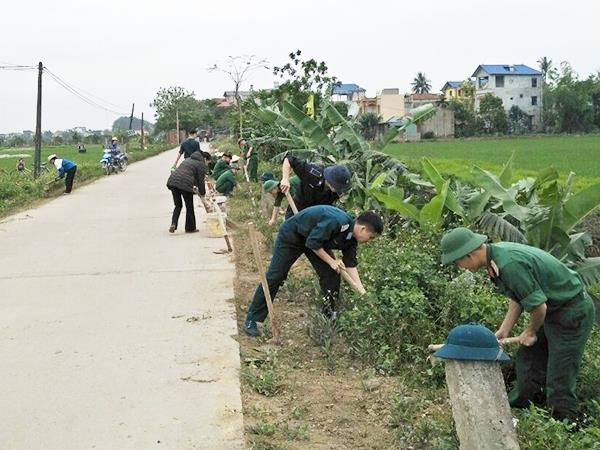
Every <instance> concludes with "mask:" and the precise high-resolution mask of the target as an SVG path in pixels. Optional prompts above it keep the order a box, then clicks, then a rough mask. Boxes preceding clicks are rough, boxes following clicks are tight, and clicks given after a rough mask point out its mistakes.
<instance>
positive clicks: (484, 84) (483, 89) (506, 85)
mask: <svg viewBox="0 0 600 450" xmlns="http://www.w3.org/2000/svg"><path fill="white" fill-rule="evenodd" d="M472 76H473V77H474V78H475V109H476V110H479V104H480V101H481V98H482V97H483V96H485V95H486V94H492V95H495V96H496V97H499V98H500V99H501V100H502V104H503V105H504V109H505V110H506V111H509V110H510V108H512V107H513V106H515V105H516V106H518V107H519V108H521V109H522V110H523V111H524V112H525V114H527V115H528V116H529V120H530V123H531V126H532V128H534V129H539V128H540V127H541V122H542V73H541V72H540V71H538V70H535V69H532V68H531V67H528V66H526V65H524V64H515V65H510V64H506V65H502V64H482V65H480V66H478V67H477V69H476V70H475V72H473V75H472Z"/></svg>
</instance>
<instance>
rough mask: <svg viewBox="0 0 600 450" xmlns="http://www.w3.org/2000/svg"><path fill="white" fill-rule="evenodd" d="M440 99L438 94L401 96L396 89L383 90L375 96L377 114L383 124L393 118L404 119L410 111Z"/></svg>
mask: <svg viewBox="0 0 600 450" xmlns="http://www.w3.org/2000/svg"><path fill="white" fill-rule="evenodd" d="M439 99H440V95H438V94H414V93H413V94H401V93H400V89H398V88H387V89H383V90H382V91H381V92H380V93H379V94H378V95H377V114H378V115H380V116H381V118H382V121H383V122H387V121H388V120H390V119H391V118H393V117H404V116H406V115H408V114H409V113H410V110H412V109H415V108H417V107H419V106H422V105H426V104H428V103H435V102H437V101H438V100H439Z"/></svg>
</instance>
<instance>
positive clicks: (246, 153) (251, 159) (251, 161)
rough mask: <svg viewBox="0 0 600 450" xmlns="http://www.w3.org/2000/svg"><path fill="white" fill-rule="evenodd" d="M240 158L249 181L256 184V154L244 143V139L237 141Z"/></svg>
mask: <svg viewBox="0 0 600 450" xmlns="http://www.w3.org/2000/svg"><path fill="white" fill-rule="evenodd" d="M238 145H239V147H240V149H241V153H242V158H243V159H244V160H245V164H246V171H247V172H248V177H249V178H250V181H254V182H258V152H257V151H256V150H255V149H254V147H251V146H250V145H248V143H247V142H246V139H243V138H242V139H240V140H238Z"/></svg>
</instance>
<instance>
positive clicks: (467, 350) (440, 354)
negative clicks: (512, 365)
mask: <svg viewBox="0 0 600 450" xmlns="http://www.w3.org/2000/svg"><path fill="white" fill-rule="evenodd" d="M433 356H435V357H437V358H442V359H458V360H463V361H499V362H506V361H510V358H509V357H508V355H507V354H506V353H504V350H502V347H500V344H499V343H498V339H496V335H495V334H494V333H492V331H491V330H489V329H487V328H486V327H484V326H483V325H479V324H476V323H470V324H468V325H459V326H457V327H455V328H453V329H452V331H450V334H448V338H447V339H446V342H445V343H444V345H443V347H442V348H440V349H439V350H438V351H436V352H435V353H434V354H433Z"/></svg>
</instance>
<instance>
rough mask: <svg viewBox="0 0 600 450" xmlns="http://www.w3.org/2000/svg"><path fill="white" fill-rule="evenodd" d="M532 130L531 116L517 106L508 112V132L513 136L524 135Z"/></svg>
mask: <svg viewBox="0 0 600 450" xmlns="http://www.w3.org/2000/svg"><path fill="white" fill-rule="evenodd" d="M530 129H531V120H530V118H529V116H528V115H527V114H526V113H525V111H523V110H522V109H521V108H519V107H518V106H517V105H513V106H511V108H510V109H509V110H508V130H509V132H510V133H512V134H523V133H525V132H527V131H529V130H530Z"/></svg>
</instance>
